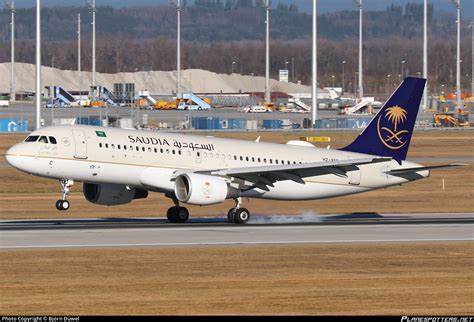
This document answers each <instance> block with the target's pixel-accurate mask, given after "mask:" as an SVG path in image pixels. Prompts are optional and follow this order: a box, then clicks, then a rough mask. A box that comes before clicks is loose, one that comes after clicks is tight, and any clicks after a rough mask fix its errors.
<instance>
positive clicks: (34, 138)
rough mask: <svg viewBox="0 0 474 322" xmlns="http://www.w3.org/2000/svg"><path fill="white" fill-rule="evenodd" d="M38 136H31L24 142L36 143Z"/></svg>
mask: <svg viewBox="0 0 474 322" xmlns="http://www.w3.org/2000/svg"><path fill="white" fill-rule="evenodd" d="M38 138H39V136H38V135H32V136H29V137H27V138H26V140H25V142H36V141H38Z"/></svg>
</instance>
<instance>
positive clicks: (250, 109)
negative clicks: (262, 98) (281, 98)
mask: <svg viewBox="0 0 474 322" xmlns="http://www.w3.org/2000/svg"><path fill="white" fill-rule="evenodd" d="M243 111H244V112H245V113H269V112H272V110H271V109H269V108H267V107H266V106H263V105H252V106H247V107H245V108H244V109H243Z"/></svg>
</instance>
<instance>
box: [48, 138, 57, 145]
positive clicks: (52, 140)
mask: <svg viewBox="0 0 474 322" xmlns="http://www.w3.org/2000/svg"><path fill="white" fill-rule="evenodd" d="M49 143H51V144H57V143H58V142H57V141H56V138H54V137H52V136H50V137H49Z"/></svg>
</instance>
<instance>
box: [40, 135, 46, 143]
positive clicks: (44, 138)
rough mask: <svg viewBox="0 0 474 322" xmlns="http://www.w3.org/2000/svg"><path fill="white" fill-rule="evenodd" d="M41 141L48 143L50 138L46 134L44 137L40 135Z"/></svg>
mask: <svg viewBox="0 0 474 322" xmlns="http://www.w3.org/2000/svg"><path fill="white" fill-rule="evenodd" d="M39 142H41V143H48V138H47V137H46V136H42V137H40V139H39Z"/></svg>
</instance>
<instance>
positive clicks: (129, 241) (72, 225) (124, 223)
mask: <svg viewBox="0 0 474 322" xmlns="http://www.w3.org/2000/svg"><path fill="white" fill-rule="evenodd" d="M473 224H474V213H461V214H416V215H414V214H385V215H380V214H374V213H369V214H364V213H355V214H347V215H338V216H320V215H315V214H307V215H290V216H258V215H256V216H254V217H253V219H252V221H251V222H250V223H249V224H247V225H235V224H228V223H227V222H226V221H225V219H224V218H194V219H192V220H190V221H189V222H188V223H186V224H170V223H167V221H166V220H165V219H164V218H109V219H101V218H91V219H57V220H8V221H1V222H0V249H3V250H7V249H25V248H32V249H34V248H91V247H92V248H94V247H168V246H199V245H253V244H262V245H264V244H281V245H290V244H321V243H373V242H377V243H378V242H384V243H385V242H431V241H474V225H473Z"/></svg>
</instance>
